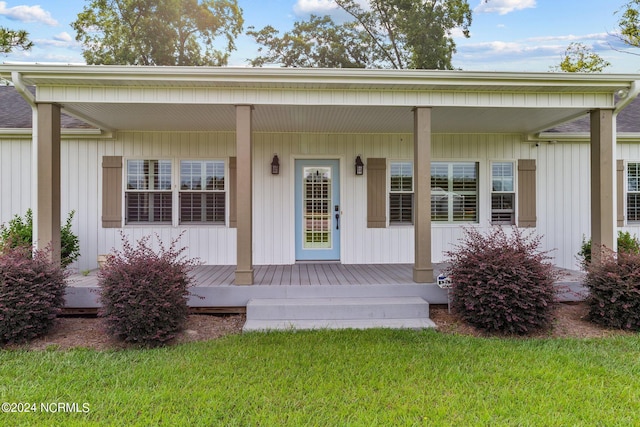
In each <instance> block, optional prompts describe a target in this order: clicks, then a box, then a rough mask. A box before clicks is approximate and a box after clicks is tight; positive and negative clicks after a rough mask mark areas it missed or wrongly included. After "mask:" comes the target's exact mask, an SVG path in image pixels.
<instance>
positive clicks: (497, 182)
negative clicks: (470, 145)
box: [491, 162, 513, 191]
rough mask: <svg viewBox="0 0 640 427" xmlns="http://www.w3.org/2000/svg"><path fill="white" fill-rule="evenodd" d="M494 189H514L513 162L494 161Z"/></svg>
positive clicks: (492, 172)
mask: <svg viewBox="0 0 640 427" xmlns="http://www.w3.org/2000/svg"><path fill="white" fill-rule="evenodd" d="M491 182H492V191H513V163H511V162H506V163H494V164H493V165H492V166H491Z"/></svg>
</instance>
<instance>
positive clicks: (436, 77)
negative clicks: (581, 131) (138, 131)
mask: <svg viewBox="0 0 640 427" xmlns="http://www.w3.org/2000/svg"><path fill="white" fill-rule="evenodd" d="M12 72H20V73H21V74H22V77H23V79H24V81H25V82H26V83H27V84H32V85H37V84H47V83H46V82H52V81H54V80H55V81H57V82H58V84H63V82H69V83H70V84H73V85H83V84H87V83H91V82H93V83H94V84H95V83H98V82H100V83H98V84H102V85H129V86H131V85H133V86H135V85H154V86H171V85H175V84H176V83H177V84H178V85H188V86H199V85H203V86H209V85H213V86H216V85H238V84H240V85H250V84H256V85H265V86H267V87H268V86H270V85H273V86H281V85H288V86H290V87H291V86H299V87H310V86H313V85H330V86H334V85H335V86H349V87H350V88H354V89H355V88H357V87H360V86H361V87H363V88H366V87H369V88H370V87H371V86H377V87H387V88H390V89H392V88H394V87H398V88H401V87H407V86H413V87H416V88H429V87H434V88H438V87H440V88H445V87H459V88H464V87H474V88H475V90H477V89H478V87H482V88H484V89H485V90H500V91H511V90H516V91H517V90H527V89H528V90H532V89H533V90H535V89H536V88H537V89H538V90H542V89H546V90H550V91H554V90H556V89H557V90H560V89H561V88H563V89H564V90H567V89H569V88H571V87H573V88H575V89H576V92H586V91H588V90H587V89H589V90H590V91H612V92H613V91H615V90H620V89H629V88H630V87H631V85H632V82H634V81H636V80H638V77H639V76H638V75H633V74H602V73H591V74H590V73H587V74H579V73H514V72H474V71H440V70H379V69H320V68H251V67H174V66H171V67H157V66H154V67H144V66H104V65H100V66H94V65H43V64H30V65H27V64H4V65H0V76H1V77H4V78H7V79H10V77H11V73H12ZM83 81H85V82H86V83H83Z"/></svg>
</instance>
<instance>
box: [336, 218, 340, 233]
mask: <svg viewBox="0 0 640 427" xmlns="http://www.w3.org/2000/svg"><path fill="white" fill-rule="evenodd" d="M336 230H340V214H336Z"/></svg>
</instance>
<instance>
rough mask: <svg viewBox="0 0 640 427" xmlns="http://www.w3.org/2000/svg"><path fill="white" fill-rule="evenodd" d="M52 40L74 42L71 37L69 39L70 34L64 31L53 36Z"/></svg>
mask: <svg viewBox="0 0 640 427" xmlns="http://www.w3.org/2000/svg"><path fill="white" fill-rule="evenodd" d="M53 39H54V40H57V41H60V42H65V43H70V42H73V41H74V39H73V37H71V34H69V33H67V32H66V31H63V32H61V33H60V34H56V35H55V36H53Z"/></svg>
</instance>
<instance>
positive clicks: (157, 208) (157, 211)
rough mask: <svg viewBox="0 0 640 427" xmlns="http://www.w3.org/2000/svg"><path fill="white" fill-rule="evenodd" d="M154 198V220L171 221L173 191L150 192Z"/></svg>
mask: <svg viewBox="0 0 640 427" xmlns="http://www.w3.org/2000/svg"><path fill="white" fill-rule="evenodd" d="M149 196H150V197H151V198H152V199H153V221H154V222H171V193H150V194H149Z"/></svg>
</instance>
